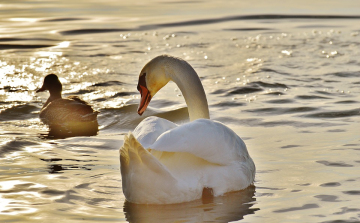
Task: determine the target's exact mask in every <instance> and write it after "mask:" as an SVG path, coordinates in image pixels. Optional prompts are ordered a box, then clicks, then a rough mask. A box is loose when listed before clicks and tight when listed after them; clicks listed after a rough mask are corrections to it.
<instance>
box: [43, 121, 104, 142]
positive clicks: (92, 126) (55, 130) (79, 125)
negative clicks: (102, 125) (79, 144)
mask: <svg viewBox="0 0 360 223" xmlns="http://www.w3.org/2000/svg"><path fill="white" fill-rule="evenodd" d="M98 132H99V124H98V122H97V120H95V121H92V122H72V123H64V124H62V125H60V124H52V125H49V132H48V133H47V134H43V135H42V137H44V138H51V139H64V138H68V137H75V136H94V135H97V134H98Z"/></svg>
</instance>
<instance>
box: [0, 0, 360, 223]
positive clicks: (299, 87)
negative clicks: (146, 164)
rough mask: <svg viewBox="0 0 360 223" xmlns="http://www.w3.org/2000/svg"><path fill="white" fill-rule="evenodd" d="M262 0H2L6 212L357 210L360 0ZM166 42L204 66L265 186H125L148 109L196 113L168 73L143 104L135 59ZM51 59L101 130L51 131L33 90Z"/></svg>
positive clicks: (216, 217)
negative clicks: (159, 189) (156, 198)
mask: <svg viewBox="0 0 360 223" xmlns="http://www.w3.org/2000/svg"><path fill="white" fill-rule="evenodd" d="M257 3H258V4H254V2H253V1H241V3H239V2H238V1H228V4H224V3H223V1H155V0H154V1H140V2H136V3H135V2H132V1H105V2H104V1H91V2H88V1H44V2H37V1H35V2H34V1H11V3H10V2H9V3H1V4H0V12H1V13H0V30H1V33H0V52H1V54H0V79H1V82H0V111H1V113H0V120H1V122H0V133H1V134H0V160H1V165H0V171H1V175H0V178H1V180H0V199H1V202H0V218H1V219H2V221H4V222H25V221H27V222H39V221H44V222H47V221H49V220H53V219H56V221H57V222H105V221H108V222H175V221H181V222H229V221H242V222H358V221H360V206H359V202H358V200H359V195H360V189H359V188H360V176H359V171H360V158H359V151H360V137H359V133H358V132H359V131H358V129H359V122H360V119H359V116H360V94H359V93H360V90H359V89H360V88H359V87H360V68H359V67H360V51H359V46H360V35H359V32H360V30H359V27H358V24H359V22H360V14H358V12H359V8H360V6H359V5H358V3H357V2H356V1H341V2H338V1H317V2H314V1H299V2H293V1H292V3H280V2H272V3H269V2H268V1H258V2H257ZM180 9H186V10H180ZM164 53H167V54H171V55H174V56H178V57H181V58H183V59H185V60H187V61H188V62H189V63H190V64H191V65H192V66H193V67H194V68H195V70H196V71H197V73H198V74H199V76H200V77H201V80H202V83H203V85H204V88H205V91H206V94H207V97H208V101H209V106H210V115H211V118H212V119H214V120H218V121H221V122H223V123H224V124H226V125H227V126H229V127H230V128H232V129H233V130H234V131H235V132H236V133H237V134H238V135H240V136H241V137H242V138H243V139H244V141H245V143H246V144H247V147H248V150H249V153H250V154H251V156H252V158H253V160H254V162H255V164H256V167H257V173H256V179H255V183H254V186H251V187H249V188H248V189H246V190H244V191H239V192H234V193H230V194H228V195H226V196H223V197H218V198H214V199H213V200H197V201H193V202H189V203H185V204H177V205H163V206H154V205H134V204H130V203H128V202H126V201H125V198H124V196H123V194H122V189H121V175H120V169H119V154H118V149H119V148H120V146H121V145H122V142H123V136H124V134H126V133H127V132H129V131H131V130H133V129H134V128H135V127H136V126H137V124H138V123H139V122H140V121H141V120H142V119H144V118H145V117H147V116H150V115H156V116H159V117H163V118H166V119H169V120H171V121H174V122H175V123H178V124H182V123H186V122H188V114H187V109H186V105H185V102H184V99H183V97H182V96H181V92H180V91H179V89H178V88H177V87H176V86H175V85H174V84H173V83H170V84H169V85H168V86H166V87H165V88H163V89H162V90H161V91H160V92H159V93H158V94H157V95H156V96H155V97H154V98H153V100H152V102H151V104H150V107H149V108H148V110H147V111H146V112H145V113H144V115H143V116H142V117H140V116H138V115H137V113H136V109H137V104H138V102H139V93H138V92H137V90H136V85H137V79H138V75H139V72H140V70H141V68H142V67H143V65H144V64H145V63H146V62H147V61H148V60H150V59H151V58H153V57H155V56H157V55H159V54H164ZM48 73H55V74H57V75H58V76H59V77H60V80H61V81H62V83H63V89H64V91H63V93H64V95H65V96H67V95H78V96H81V97H82V98H83V99H85V100H86V101H88V102H89V103H91V104H92V105H93V106H94V108H96V109H98V110H99V111H100V112H101V113H100V114H99V117H98V121H99V125H100V127H99V132H98V134H97V135H95V136H90V137H89V136H76V137H67V138H60V139H59V138H54V137H52V136H51V134H50V135H49V129H48V127H47V126H45V125H43V124H42V123H41V121H40V120H39V118H38V115H39V111H40V109H41V106H42V104H43V103H44V102H45V101H46V99H47V97H48V93H41V94H35V90H36V89H37V88H38V87H40V86H41V84H42V80H43V77H44V76H45V75H46V74H48Z"/></svg>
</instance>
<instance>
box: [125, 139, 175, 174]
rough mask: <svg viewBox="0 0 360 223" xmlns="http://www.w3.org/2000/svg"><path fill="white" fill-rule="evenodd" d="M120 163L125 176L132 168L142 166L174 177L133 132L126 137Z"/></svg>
mask: <svg viewBox="0 0 360 223" xmlns="http://www.w3.org/2000/svg"><path fill="white" fill-rule="evenodd" d="M120 164H121V174H122V175H123V176H124V175H126V173H128V172H129V171H131V168H133V169H135V168H138V169H140V168H141V169H147V170H148V171H151V172H153V174H160V175H162V176H168V177H172V175H171V174H170V172H169V171H168V170H167V168H166V167H165V166H164V165H163V164H162V163H161V162H160V161H159V160H158V159H156V158H155V157H154V156H153V155H152V154H151V153H150V152H149V151H148V150H147V149H145V148H144V147H143V146H142V145H141V144H140V142H139V141H138V140H137V139H136V138H135V136H134V135H133V134H132V133H131V132H129V133H128V135H126V136H125V137H124V145H123V146H122V147H121V148H120Z"/></svg>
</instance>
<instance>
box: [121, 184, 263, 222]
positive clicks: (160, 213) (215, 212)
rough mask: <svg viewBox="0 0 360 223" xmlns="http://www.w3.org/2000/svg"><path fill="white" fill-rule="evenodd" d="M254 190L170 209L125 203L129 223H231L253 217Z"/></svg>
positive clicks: (165, 206)
mask: <svg viewBox="0 0 360 223" xmlns="http://www.w3.org/2000/svg"><path fill="white" fill-rule="evenodd" d="M254 195H255V186H250V187H248V188H246V189H245V190H242V191H237V192H231V193H227V194H226V195H225V196H220V197H214V198H212V199H203V200H196V201H192V202H187V203H180V204H170V205H143V204H132V203H130V202H128V201H125V203H124V213H125V217H126V220H127V221H129V222H156V223H157V222H230V221H236V220H241V219H243V218H244V216H245V215H248V214H254V213H255V211H258V210H259V209H258V208H253V207H252V206H253V205H254V202H255V197H254Z"/></svg>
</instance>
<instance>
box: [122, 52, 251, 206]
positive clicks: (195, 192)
mask: <svg viewBox="0 0 360 223" xmlns="http://www.w3.org/2000/svg"><path fill="white" fill-rule="evenodd" d="M154 71H156V73H157V74H156V75H160V76H157V77H148V78H146V77H145V78H144V77H143V76H142V75H144V74H146V76H147V75H155V74H153V72H154ZM158 72H160V74H159V73H158ZM161 72H162V73H161ZM164 75H165V77H164ZM167 75H169V76H170V78H169V79H170V80H173V81H174V82H175V83H176V84H177V85H178V86H179V88H180V90H181V92H182V93H183V95H184V97H185V101H186V103H187V105H188V110H189V116H190V122H189V123H186V124H183V125H177V124H175V123H172V122H170V121H168V120H165V119H162V118H158V117H148V118H145V119H144V120H143V121H142V122H140V124H139V125H138V126H137V127H136V128H135V130H134V131H133V132H132V133H131V132H130V133H129V134H128V135H127V136H125V138H124V144H123V146H122V147H121V149H120V163H121V175H122V185H123V192H124V195H125V197H126V199H127V200H128V201H130V202H133V203H141V204H171V203H181V202H187V201H192V200H196V199H200V198H201V197H202V196H203V191H204V190H205V189H210V191H211V193H212V195H213V196H220V195H223V194H224V193H227V192H231V191H237V190H242V189H245V188H246V187H248V186H249V185H251V184H252V183H253V181H254V177H255V165H254V162H253V160H252V159H251V157H250V155H249V153H248V151H247V148H246V145H245V143H244V142H243V140H242V139H241V138H240V137H239V136H238V135H237V134H236V133H235V132H234V131H232V130H231V129H230V128H228V127H227V126H226V125H224V124H222V123H221V122H217V121H213V120H210V119H209V112H208V106H207V100H206V96H205V92H204V90H203V87H202V85H201V82H200V79H199V77H198V76H197V74H196V72H195V71H194V70H193V69H192V67H191V66H190V65H189V64H187V63H186V62H185V61H183V60H181V59H178V58H174V57H170V56H167V55H163V56H159V57H157V58H155V59H153V60H152V61H150V62H149V63H148V64H147V65H146V66H145V67H144V68H143V70H142V72H141V74H140V77H139V85H140V86H139V85H138V89H140V90H139V91H140V93H141V101H140V106H139V110H138V113H139V114H142V113H143V112H144V110H145V109H146V106H147V104H148V103H149V102H150V100H149V98H150V99H151V97H152V96H153V95H154V90H153V89H154V88H155V89H156V90H155V93H156V91H157V90H159V89H160V88H161V86H160V87H159V86H156V83H154V81H156V80H159V79H160V81H161V80H163V81H162V83H161V85H165V84H166V83H167V81H166V78H167V77H166V76H167ZM171 75H175V77H171ZM144 79H145V80H144ZM164 79H165V81H164ZM154 86H155V87H154ZM144 108H145V109H144Z"/></svg>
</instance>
